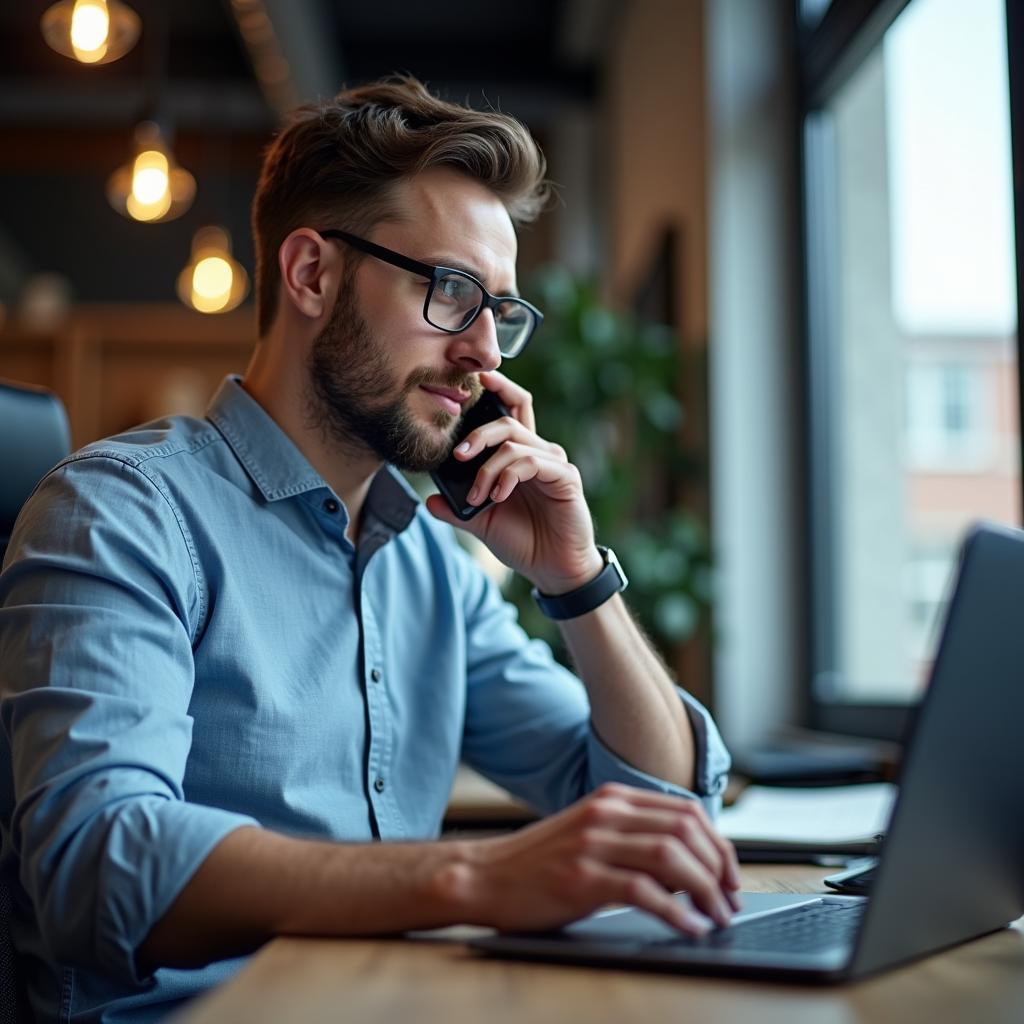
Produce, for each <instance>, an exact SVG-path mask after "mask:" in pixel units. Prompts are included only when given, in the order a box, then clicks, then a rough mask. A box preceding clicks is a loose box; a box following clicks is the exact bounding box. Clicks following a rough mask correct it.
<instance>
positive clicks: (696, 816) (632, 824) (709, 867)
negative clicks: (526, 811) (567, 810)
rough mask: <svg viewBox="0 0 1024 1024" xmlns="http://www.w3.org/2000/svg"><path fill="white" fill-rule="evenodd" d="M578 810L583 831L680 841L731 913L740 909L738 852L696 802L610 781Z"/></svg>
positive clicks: (583, 802)
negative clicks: (724, 900) (638, 834)
mask: <svg viewBox="0 0 1024 1024" xmlns="http://www.w3.org/2000/svg"><path fill="white" fill-rule="evenodd" d="M577 806H578V807H579V808H580V810H579V814H580V817H581V821H582V823H583V825H584V826H585V827H587V826H589V827H592V828H597V829H614V830H615V831H617V832H620V833H628V834H635V833H644V834H649V835H653V836H668V837H672V838H674V839H675V840H677V841H678V842H680V843H682V844H683V846H684V847H685V848H686V849H687V850H688V851H689V853H690V854H691V855H692V856H694V857H695V858H697V860H698V861H699V863H700V864H701V865H702V866H703V868H704V869H705V870H706V871H707V872H708V874H709V875H710V876H711V877H712V878H713V879H715V882H716V884H717V885H718V887H719V888H720V890H721V893H722V895H723V896H724V897H725V899H726V900H727V901H728V903H729V904H730V906H731V907H732V909H733V910H739V909H740V900H739V896H738V893H739V890H740V887H741V878H740V869H739V861H738V860H737V857H736V850H735V848H734V847H733V845H732V843H730V842H729V840H728V839H726V838H724V837H723V836H722V835H720V834H719V833H718V831H717V830H716V829H715V827H714V825H713V824H712V823H711V819H710V818H709V817H708V815H707V812H706V811H705V810H704V808H703V807H702V806H701V805H700V803H699V802H698V801H696V800H692V799H687V798H685V797H677V796H670V795H668V794H665V793H654V792H650V791H647V790H641V789H634V788H633V787H630V786H623V785H619V784H616V783H609V784H606V785H604V786H602V787H601V788H600V789H598V790H597V791H596V792H595V793H593V794H591V796H590V797H588V798H587V799H586V800H584V801H582V802H581V803H580V804H579V805H577Z"/></svg>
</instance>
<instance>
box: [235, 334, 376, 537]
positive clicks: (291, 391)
mask: <svg viewBox="0 0 1024 1024" xmlns="http://www.w3.org/2000/svg"><path fill="white" fill-rule="evenodd" d="M261 348H262V346H261ZM242 387H243V388H245V390H246V391H247V392H248V393H249V395H250V396H251V397H252V398H254V399H255V400H256V401H257V402H259V404H260V405H261V406H262V407H263V409H264V411H265V412H266V413H267V414H268V415H269V416H270V417H271V419H273V420H274V422H275V423H277V425H278V426H279V427H280V428H281V429H282V430H283V431H284V432H285V434H287V436H288V437H289V439H290V440H291V441H292V443H293V444H294V445H295V447H296V448H298V449H299V451H300V452H302V454H303V455H304V456H305V457H306V459H307V460H308V461H309V464H310V465H311V466H312V467H313V468H314V469H315V470H316V471H317V472H318V473H319V474H320V475H321V476H322V477H323V478H324V481H325V482H326V483H327V485H328V486H329V487H330V488H331V490H333V491H334V493H335V494H336V495H337V496H338V497H339V498H340V499H341V501H342V502H343V503H344V505H345V508H346V510H347V511H348V514H349V524H348V529H347V531H346V535H347V536H348V538H349V540H351V541H352V543H353V544H355V543H357V541H358V539H359V532H360V528H361V524H362V512H363V505H364V504H365V502H366V496H367V494H368V493H369V490H370V485H371V484H372V483H373V478H374V476H376V474H377V471H378V470H379V469H380V468H381V466H382V465H383V463H382V461H381V459H380V457H379V456H377V455H375V454H373V453H371V452H362V451H360V450H359V448H358V447H357V446H355V445H353V447H352V449H350V450H346V448H345V447H344V446H342V445H340V444H339V443H338V442H337V441H335V440H334V439H332V438H330V437H328V436H326V434H325V432H324V431H323V430H322V429H321V428H319V427H318V426H315V425H313V424H311V423H310V422H309V420H308V416H307V411H306V406H305V403H306V396H305V391H304V387H305V381H304V379H303V377H302V371H301V370H300V368H299V367H297V366H296V362H295V361H290V362H288V363H278V362H277V361H275V360H273V359H272V358H269V357H268V355H267V350H266V349H265V348H264V349H263V351H261V350H260V349H257V351H256V353H255V355H254V356H253V358H252V361H251V362H250V364H249V367H248V369H247V370H246V372H245V377H244V378H243V380H242Z"/></svg>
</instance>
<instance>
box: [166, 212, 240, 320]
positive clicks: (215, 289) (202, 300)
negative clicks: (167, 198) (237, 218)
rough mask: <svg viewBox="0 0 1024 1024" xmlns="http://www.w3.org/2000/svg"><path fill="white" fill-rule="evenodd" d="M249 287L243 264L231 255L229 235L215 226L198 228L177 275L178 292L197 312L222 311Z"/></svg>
mask: <svg viewBox="0 0 1024 1024" xmlns="http://www.w3.org/2000/svg"><path fill="white" fill-rule="evenodd" d="M248 291H249V277H248V275H247V274H246V272H245V268H244V267H243V266H242V265H241V264H240V263H239V262H238V261H237V260H235V259H234V258H233V257H232V255H231V239H230V238H229V237H228V233H227V232H226V231H225V230H224V229H223V228H219V227H214V226H212V225H211V226H207V227H204V228H200V229H199V230H198V231H197V232H196V235H195V238H193V240H192V260H191V262H190V263H189V265H188V266H187V267H185V269H184V270H183V271H182V272H181V273H180V274H179V275H178V295H179V297H180V298H181V301H182V302H184V303H185V305H187V306H191V307H192V308H193V309H195V310H198V311H199V312H200V313H226V312H227V311H228V310H231V309H234V308H235V307H236V306H237V305H238V304H239V303H240V302H241V301H242V300H243V299H244V298H245V296H246V294H247V293H248Z"/></svg>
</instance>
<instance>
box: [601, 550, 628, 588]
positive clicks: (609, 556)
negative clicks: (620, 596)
mask: <svg viewBox="0 0 1024 1024" xmlns="http://www.w3.org/2000/svg"><path fill="white" fill-rule="evenodd" d="M603 554H604V557H605V561H606V562H607V563H608V565H610V566H611V567H612V568H613V569H614V570H615V571H616V572H617V573H618V575H619V579H620V580H621V581H622V587H621V589H622V590H625V589H626V587H628V586H629V580H628V579H627V578H626V573H625V572H624V571H623V568H622V564H621V563H620V562H619V560H618V558H617V557H616V555H615V552H614V551H612V549H611V548H605V549H604V551H603Z"/></svg>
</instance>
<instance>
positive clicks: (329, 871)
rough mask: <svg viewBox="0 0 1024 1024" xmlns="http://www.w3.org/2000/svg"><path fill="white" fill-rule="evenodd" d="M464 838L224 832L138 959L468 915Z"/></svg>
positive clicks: (188, 959) (200, 955) (239, 949)
mask: <svg viewBox="0 0 1024 1024" xmlns="http://www.w3.org/2000/svg"><path fill="white" fill-rule="evenodd" d="M465 860H466V846H465V844H464V843H461V842H433V843H387V844H383V843H358V844H357V843H352V844H339V843H330V842H319V841H312V840H304V839H293V838H290V837H287V836H282V835H280V834H278V833H275V832H271V831H267V830H263V829H259V828H240V829H236V830H235V831H234V832H232V833H230V834H229V835H227V836H226V837H225V838H224V839H223V840H222V841H221V842H220V843H219V844H218V845H217V846H216V847H215V848H214V849H213V851H212V852H211V853H210V855H209V856H208V857H207V858H206V860H205V861H204V862H203V863H202V864H201V865H200V867H199V870H198V871H197V872H196V873H195V875H193V877H192V878H191V880H190V881H189V882H188V884H187V885H186V886H185V888H184V889H183V890H182V891H181V892H180V893H179V895H178V898H177V899H176V900H175V902H174V903H173V904H172V905H171V907H170V909H169V910H168V911H167V913H166V914H164V916H163V917H162V918H161V919H160V920H159V921H158V922H157V923H156V925H154V926H153V928H152V930H151V931H150V933H149V935H148V936H147V937H146V940H145V941H144V942H143V944H142V946H141V947H140V949H139V953H138V960H139V965H140V967H141V968H143V969H153V968H156V967H196V966H200V965H203V964H206V963H209V962H210V961H212V960H218V959H224V958H226V957H232V956H240V955H243V954H245V953H250V952H252V950H254V949H256V948H257V947H259V946H260V945H262V944H263V943H264V942H266V941H267V940H268V939H270V938H272V937H273V936H275V935H371V934H378V935H379V934H389V933H392V932H402V931H407V930H409V929H416V928H432V927H440V926H442V925H447V924H452V923H454V922H456V921H458V920H460V918H463V917H465V914H466V908H464V907H463V906H461V905H460V904H459V903H458V902H457V901H456V900H455V898H454V895H453V893H454V890H453V888H452V885H451V884H450V882H448V881H446V879H449V878H450V877H451V876H452V872H453V870H454V871H455V872H456V873H457V871H458V868H459V866H460V865H462V864H463V863H464V861H465Z"/></svg>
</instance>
